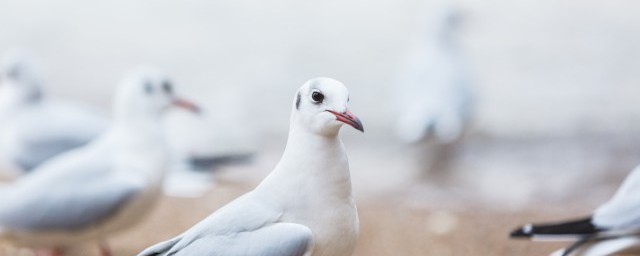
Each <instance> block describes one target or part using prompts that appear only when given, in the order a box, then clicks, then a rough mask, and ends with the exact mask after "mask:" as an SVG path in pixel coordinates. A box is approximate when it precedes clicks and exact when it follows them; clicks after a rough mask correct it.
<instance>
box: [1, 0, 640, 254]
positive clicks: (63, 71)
mask: <svg viewBox="0 0 640 256" xmlns="http://www.w3.org/2000/svg"><path fill="white" fill-rule="evenodd" d="M638 8H640V3H638V2H636V1H628V0H624V1H623V0H615V1H606V2H603V1H593V0H589V1H511V2H506V1H482V2H479V1H468V0H452V1H431V0H429V1H427V0H425V1H418V0H393V1H392V0H375V1H371V0H369V1H338V0H325V1H292V0H274V1H247V0H240V1H238V0H235V1H231V0H215V1H204V0H186V1H169V0H135V1H128V0H127V1H125V0H111V1H92V2H86V1H77V0H61V1H55V2H53V1H36V0H26V1H7V0H4V1H0V52H2V51H4V50H8V49H9V48H12V47H15V46H19V47H23V48H27V49H30V50H31V51H32V52H33V53H34V54H35V55H36V56H38V57H39V58H40V61H41V63H42V65H43V67H44V69H45V71H46V73H45V77H46V80H45V81H46V88H45V90H46V91H47V93H49V94H51V95H53V96H56V97H61V98H67V99H74V100H76V101H82V102H86V103H88V104H92V105H94V106H96V107H97V108H99V109H101V110H102V111H103V112H104V113H107V114H108V113H110V105H111V100H112V96H113V93H114V89H115V87H116V85H117V84H118V82H119V81H120V79H121V78H122V77H123V75H124V74H126V73H127V72H129V71H130V70H132V69H133V68H136V67H138V66H140V65H153V66H157V67H159V68H161V69H162V70H163V71H165V72H166V73H168V74H169V76H170V77H171V78H172V79H173V81H174V82H175V85H176V88H177V91H178V92H180V93H181V94H184V95H186V96H187V97H189V98H192V99H194V101H196V102H198V103H200V104H201V105H203V107H204V108H205V115H204V120H193V119H192V118H193V117H191V116H189V115H188V114H182V113H177V112H176V113H172V114H171V115H170V116H169V117H168V120H167V123H168V126H169V127H171V129H172V130H173V131H174V132H173V133H172V134H178V135H176V136H179V135H180V134H182V133H190V132H191V131H194V130H197V131H199V134H203V135H202V137H199V138H197V139H194V140H193V141H191V142H193V143H192V144H191V145H189V146H185V147H193V148H194V149H193V150H196V151H197V150H209V151H215V152H219V153H221V154H224V153H228V152H240V151H242V152H245V151H252V152H255V153H256V158H255V159H254V161H252V163H251V164H248V165H242V166H232V167H225V168H221V169H220V170H218V172H217V173H216V175H217V177H216V180H217V183H216V186H215V187H214V188H213V189H212V190H211V191H209V192H208V193H207V194H206V195H204V196H203V197H202V198H195V199H193V198H191V199H179V198H165V199H164V200H163V201H162V202H161V203H160V205H159V206H158V207H157V208H156V210H155V211H154V213H153V214H152V215H151V216H150V217H149V218H147V220H146V221H145V222H144V223H142V224H141V225H139V226H138V227H136V228H134V229H132V230H130V231H129V232H125V233H122V234H120V235H119V236H116V237H114V238H113V239H112V240H113V241H112V244H113V248H114V250H115V252H116V254H117V255H131V254H134V253H137V252H138V251H139V250H140V249H143V248H145V247H147V246H149V245H151V244H153V243H155V242H157V241H160V240H161V239H166V238H169V237H172V236H175V235H176V234H178V233H181V232H182V231H183V230H185V229H186V228H187V227H190V226H191V225H193V224H194V223H196V222H197V221H199V220H200V219H202V218H203V217H204V216H207V215H208V214H209V213H211V212H212V211H214V210H215V209H217V208H219V207H220V206H221V205H223V204H224V203H226V202H228V201H230V200H232V199H234V198H235V197H237V196H239V195H241V194H242V193H244V192H246V191H248V190H250V189H252V188H253V187H254V186H255V185H256V184H257V183H258V182H260V180H261V179H262V178H263V177H264V176H265V175H266V174H268V172H269V171H270V170H271V169H272V168H273V166H275V164H276V163H277V161H278V159H279V157H280V154H281V153H282V150H283V149H284V145H285V142H286V135H287V131H288V126H289V124H288V119H289V115H290V111H291V104H292V101H293V96H294V93H295V91H296V90H297V88H298V87H299V86H300V85H302V83H304V82H305V81H306V80H308V79H310V78H313V77H317V76H328V77H332V78H336V79H338V80H340V81H342V82H344V83H345V84H346V85H347V87H348V88H349V91H350V95H351V101H350V109H351V111H352V112H354V113H355V114H356V115H358V116H359V117H360V118H361V119H362V121H363V123H364V125H365V129H366V133H364V134H359V133H358V132H357V131H355V130H353V129H343V132H342V136H343V138H344V141H345V145H346V147H347V150H348V153H349V157H350V162H351V172H352V177H353V180H352V182H353V186H354V193H355V197H356V200H357V203H358V206H359V211H360V218H361V237H360V241H359V243H358V246H357V249H356V253H355V255H542V254H545V253H549V252H551V251H553V250H554V249H555V248H557V247H561V246H563V244H553V243H552V244H530V243H527V242H524V241H512V240H509V239H508V233H509V232H510V231H511V229H512V228H515V227H516V226H517V225H520V224H525V223H527V222H529V221H548V220H555V219H562V218H566V217H572V216H580V215H587V214H589V213H590V212H591V210H593V209H594V208H595V207H596V206H597V205H599V204H601V203H603V202H604V201H606V200H607V199H608V198H609V197H610V196H611V195H612V193H613V191H614V190H615V189H616V188H617V186H618V185H619V183H620V182H621V180H622V179H623V178H624V177H625V176H626V174H628V172H629V171H630V170H631V169H632V168H633V167H634V166H635V165H636V164H638V163H640V136H638V131H640V103H638V100H637V99H636V97H638V95H640V73H639V72H637V70H640V25H639V24H640V16H638V15H637V10H638ZM443 13H444V14H443ZM451 15H453V16H455V25H452V26H448V27H445V28H444V30H446V31H448V32H447V33H448V35H449V36H450V38H449V39H447V43H451V44H455V45H456V46H455V49H456V50H455V51H456V54H455V55H456V57H455V58H456V59H457V61H456V63H459V64H460V65H459V66H456V65H452V67H453V68H452V69H451V70H453V71H450V72H453V74H458V73H459V74H461V75H464V76H465V77H466V78H467V79H466V81H467V83H468V89H469V93H470V94H472V95H473V97H472V98H473V100H472V102H473V103H472V104H471V105H470V106H471V107H470V108H471V113H472V114H471V117H470V118H469V119H468V122H467V124H466V128H465V130H466V132H465V133H464V135H462V136H461V137H460V138H458V139H456V140H455V141H454V142H452V143H442V142H437V141H434V140H431V139H425V140H421V141H420V142H417V143H409V144H408V143H404V142H403V141H402V140H401V139H399V136H398V134H397V133H398V132H397V131H396V124H397V123H398V118H399V117H400V116H401V115H402V114H403V112H405V111H406V109H405V108H404V107H403V106H404V105H403V104H398V102H402V98H400V100H398V95H403V93H405V94H406V93H407V90H408V92H409V94H412V93H413V92H414V89H411V88H412V87H407V86H405V85H404V83H403V82H400V81H403V79H404V78H403V76H406V75H405V72H404V71H406V70H407V69H411V68H407V65H418V64H411V62H407V61H406V60H407V58H412V56H423V55H420V54H418V53H415V51H416V49H420V48H421V47H422V46H424V47H430V46H427V45H430V44H434V43H433V42H434V41H437V38H439V37H441V36H442V33H444V32H442V29H443V28H441V27H436V25H437V24H440V23H442V22H443V19H445V20H446V19H449V18H450V17H452V16H451ZM443 17H444V18H443ZM446 22H449V21H446ZM430 49H436V50H434V51H435V52H438V50H437V49H438V48H437V47H432V48H430ZM418 51H420V50H418ZM436 55H437V54H436ZM424 56H425V57H424V58H425V59H428V60H429V61H431V62H433V63H432V65H431V66H429V65H426V66H425V69H424V70H425V71H424V72H425V73H429V72H434V73H439V72H440V71H438V70H437V69H436V70H435V71H433V69H429V67H432V66H436V67H437V66H439V65H438V63H441V62H446V60H442V61H440V60H439V59H437V58H447V56H446V55H445V56H444V57H443V56H439V57H433V58H431V57H430V56H431V55H429V54H425V55H424ZM407 63H409V64H407ZM458 67H459V69H457V68H458ZM414 68H416V67H414ZM416 69H417V70H422V69H421V68H420V67H417V68H416ZM425 87H429V85H428V83H427V84H425ZM413 94H415V95H422V94H424V95H429V90H424V91H420V90H418V91H415V93H413ZM425 97H427V96H425ZM0 125H1V124H0ZM444 144H452V145H450V146H447V150H446V152H445V153H442V152H441V151H442V150H439V149H438V148H439V147H442V146H443V145H444ZM434 156H435V157H434ZM442 159H446V164H434V162H436V161H438V160H442ZM167 218H170V219H171V220H172V221H166V219H167ZM86 253H87V252H86V251H82V249H78V254H79V255H83V254H86Z"/></svg>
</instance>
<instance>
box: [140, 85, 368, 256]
mask: <svg viewBox="0 0 640 256" xmlns="http://www.w3.org/2000/svg"><path fill="white" fill-rule="evenodd" d="M348 99H349V95H348V91H347V89H346V87H345V86H344V85H343V84H342V83H340V82H338V81H336V80H333V79H330V78H316V79H312V80H310V81H308V82H306V83H305V84H304V85H303V86H302V87H301V88H300V89H299V90H298V92H297V93H296V96H295V99H294V102H293V107H292V114H291V124H290V130H289V139H288V141H287V146H286V149H285V151H284V154H283V156H282V158H281V160H280V162H279V163H278V165H277V166H276V167H275V169H274V170H273V171H272V172H271V174H270V175H269V176H268V177H267V178H265V180H264V181H262V183H261V184H260V185H258V187H256V188H255V189H254V190H253V191H251V192H249V193H247V194H245V195H244V196H242V197H240V198H238V199H236V200H235V201H233V202H231V203H229V204H227V205H226V206H224V207H223V208H221V209H220V210H218V211H216V212H214V213H213V214H212V215H210V216H209V217H208V218H206V219H204V220H203V221H201V222H200V223H198V224H196V225H195V226H194V227H192V228H191V229H189V230H187V231H186V232H184V233H183V234H181V235H179V236H177V237H175V238H173V239H171V240H168V241H165V242H162V243H159V244H157V245H155V246H152V247H150V248H148V249H146V250H144V251H143V252H142V253H140V254H139V255H140V256H150V255H165V256H166V255H175V256H177V255H263V256H269V255H274V256H275V255H278V256H294V255H351V253H352V252H353V250H354V247H355V244H356V240H357V237H358V214H357V211H356V205H355V203H354V200H353V196H352V195H351V178H350V173H349V164H348V160H347V155H346V153H345V151H344V147H343V145H342V141H341V140H340V138H339V137H338V133H339V130H340V127H341V126H342V124H343V123H346V124H348V125H351V126H353V127H354V128H356V129H358V130H360V131H363V126H362V123H361V122H360V120H359V119H358V118H357V117H356V116H354V115H353V114H352V113H351V112H349V110H348V109H347V102H348Z"/></svg>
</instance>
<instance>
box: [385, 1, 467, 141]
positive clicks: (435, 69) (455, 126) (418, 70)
mask: <svg viewBox="0 0 640 256" xmlns="http://www.w3.org/2000/svg"><path fill="white" fill-rule="evenodd" d="M435 10H437V13H435V15H429V16H434V17H435V20H434V21H431V22H428V24H430V26H429V29H427V30H428V31H427V36H420V39H419V40H416V45H415V46H413V47H412V48H411V49H410V50H409V51H408V52H409V54H408V55H407V58H406V60H405V61H404V63H403V65H402V66H401V67H402V70H401V72H399V75H398V79H397V83H398V85H399V88H398V90H397V98H398V100H397V101H398V103H399V104H398V105H399V109H400V111H401V113H402V114H401V115H400V116H399V119H398V123H397V129H396V130H397V134H398V136H399V137H400V138H401V139H402V140H403V141H405V142H409V143H413V142H419V141H422V140H424V139H427V138H431V137H433V138H435V139H436V141H438V142H440V143H445V144H446V143H451V142H453V141H455V140H456V139H458V138H459V137H460V136H461V135H462V133H463V132H464V130H465V128H466V126H467V125H468V122H469V119H470V116H471V107H472V106H471V102H472V93H471V89H470V84H471V81H470V79H469V76H468V71H467V70H466V67H465V63H464V60H463V58H462V56H461V51H460V49H459V47H458V45H457V44H456V41H455V40H454V39H455V38H454V31H455V28H456V25H457V18H458V17H457V16H456V13H455V10H453V9H451V8H439V9H435ZM429 14H433V13H431V12H430V13H429ZM420 32H421V33H420V34H423V33H424V31H420Z"/></svg>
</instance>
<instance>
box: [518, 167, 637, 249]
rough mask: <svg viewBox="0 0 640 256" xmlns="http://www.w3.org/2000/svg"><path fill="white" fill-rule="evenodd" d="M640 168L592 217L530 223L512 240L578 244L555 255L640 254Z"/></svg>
mask: <svg viewBox="0 0 640 256" xmlns="http://www.w3.org/2000/svg"><path fill="white" fill-rule="evenodd" d="M638 195H640V166H638V167H636V168H635V169H634V170H633V171H632V172H631V173H630V174H629V176H628V177H627V178H626V179H625V181H624V182H623V183H622V186H621V187H620V188H619V189H618V191H617V192H616V193H615V195H614V196H613V198H611V200H609V201H608V202H607V203H605V204H603V205H601V206H600V207H598V209H596V210H595V212H593V214H592V215H591V216H588V217H585V218H580V219H575V220H570V221H560V222H556V223H550V224H539V225H538V224H536V225H534V224H528V225H525V226H523V227H520V228H518V229H516V230H514V231H513V232H512V233H511V237H512V238H525V239H531V240H532V241H540V240H543V241H575V243H574V244H573V245H571V246H569V247H567V248H566V249H563V250H560V251H558V252H556V253H554V254H553V255H562V256H569V255H573V256H577V255H581V256H590V255H594V256H595V255H597V256H601V255H612V254H616V253H620V252H627V253H628V252H629V250H632V249H633V250H634V252H635V253H640V196H638Z"/></svg>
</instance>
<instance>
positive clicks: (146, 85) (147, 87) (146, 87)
mask: <svg viewBox="0 0 640 256" xmlns="http://www.w3.org/2000/svg"><path fill="white" fill-rule="evenodd" d="M144 92H146V93H147V94H152V93H153V84H151V82H150V81H146V82H144Z"/></svg>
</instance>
